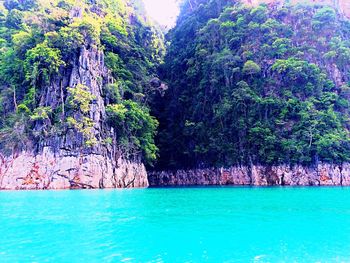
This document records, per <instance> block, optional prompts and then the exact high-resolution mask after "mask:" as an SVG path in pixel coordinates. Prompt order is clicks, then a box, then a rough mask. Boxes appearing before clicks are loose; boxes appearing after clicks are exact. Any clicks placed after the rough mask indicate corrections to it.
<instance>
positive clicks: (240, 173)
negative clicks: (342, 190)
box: [148, 164, 350, 186]
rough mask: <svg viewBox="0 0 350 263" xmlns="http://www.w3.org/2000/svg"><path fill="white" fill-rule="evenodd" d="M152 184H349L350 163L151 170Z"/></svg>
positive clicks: (150, 179) (149, 176)
mask: <svg viewBox="0 0 350 263" xmlns="http://www.w3.org/2000/svg"><path fill="white" fill-rule="evenodd" d="M148 179H149V183H150V185H151V186H190V185H252V186H270V185H285V186H350V164H342V165H332V164H319V165H318V166H317V167H304V166H292V167H290V166H287V165H280V166H272V167H266V166H256V165H253V166H235V167H231V168H229V169H224V168H220V169H197V170H187V171H185V170H179V171H167V172H151V173H149V175H148Z"/></svg>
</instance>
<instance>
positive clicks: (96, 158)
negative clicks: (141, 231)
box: [0, 46, 148, 190]
mask: <svg viewBox="0 0 350 263" xmlns="http://www.w3.org/2000/svg"><path fill="white" fill-rule="evenodd" d="M73 65H74V66H73V67H72V68H71V69H70V70H68V71H65V72H62V74H61V76H62V77H58V78H57V79H56V80H54V81H53V82H52V83H51V85H50V86H49V87H48V88H47V91H46V92H44V93H43V95H42V97H41V99H40V101H41V104H42V105H51V107H56V106H57V105H58V104H59V103H60V102H61V96H62V92H67V90H66V87H77V86H78V85H80V84H81V85H84V86H86V87H88V88H89V92H90V93H91V94H92V95H93V96H94V102H93V104H92V106H91V107H90V109H89V117H90V118H91V120H92V122H93V124H94V126H93V129H92V130H91V132H92V138H95V139H96V141H97V143H96V145H95V146H93V147H86V146H85V145H84V138H83V135H82V134H80V133H78V132H77V131H76V130H75V129H74V128H68V129H67V130H65V131H64V132H63V133H60V134H58V133H57V134H51V135H49V136H48V137H45V138H43V139H41V140H39V141H37V142H36V144H35V145H34V148H33V149H31V150H30V149H29V148H27V149H26V150H24V151H23V152H16V151H15V152H14V153H13V154H12V155H7V156H6V155H1V162H0V189H7V190H10V189H76V188H90V189H91V188H125V187H147V186H148V181H147V173H146V170H145V167H144V165H143V164H142V163H141V162H139V161H136V160H133V161H132V160H131V161H128V160H125V159H123V156H122V155H121V154H120V152H119V150H118V149H117V144H116V143H115V141H116V135H115V133H114V132H113V129H108V128H107V127H106V126H105V125H106V124H105V118H106V109H105V104H104V100H103V98H102V88H103V86H105V85H107V84H108V82H112V81H113V79H112V78H111V77H110V75H109V71H108V69H107V68H106V66H105V64H104V54H103V52H101V51H99V50H97V49H96V48H92V47H90V48H87V47H85V46H82V47H81V50H80V55H79V58H78V59H77V60H76V61H75V62H74V64H73ZM62 87H64V90H63V88H62ZM63 96H64V95H63ZM64 97H66V96H64ZM45 128H46V126H45V124H44V123H42V122H37V123H36V125H35V129H36V132H38V133H42V132H45ZM106 138H113V141H114V144H112V145H114V146H111V145H105V144H103V141H104V139H106Z"/></svg>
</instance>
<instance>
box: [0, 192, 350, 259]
mask: <svg viewBox="0 0 350 263" xmlns="http://www.w3.org/2000/svg"><path fill="white" fill-rule="evenodd" d="M0 262H85V263H87V262H350V188H240V187H231V188H230V187H227V188H164V189H131V190H96V191H89V190H84V191H26V192H0Z"/></svg>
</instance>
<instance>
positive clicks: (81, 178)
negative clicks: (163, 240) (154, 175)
mask: <svg viewBox="0 0 350 263" xmlns="http://www.w3.org/2000/svg"><path fill="white" fill-rule="evenodd" d="M130 187H148V180H147V173H146V169H145V167H144V165H143V164H142V163H137V162H129V161H126V160H123V159H119V160H117V161H116V163H115V162H114V160H112V159H110V158H106V157H104V156H102V155H97V154H87V155H84V154H82V155H70V154H69V153H68V152H64V151H61V152H60V154H54V153H53V152H52V151H50V149H48V148H44V150H43V152H42V153H41V154H38V155H33V154H32V153H27V152H22V153H20V154H18V155H16V156H13V157H8V158H4V157H2V158H1V159H0V189H5V190H37V189H81V188H82V189H98V188H130Z"/></svg>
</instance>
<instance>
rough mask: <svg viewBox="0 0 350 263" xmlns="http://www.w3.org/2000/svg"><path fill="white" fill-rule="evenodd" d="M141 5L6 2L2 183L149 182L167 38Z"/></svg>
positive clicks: (1, 22) (0, 92)
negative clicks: (155, 99)
mask: <svg viewBox="0 0 350 263" xmlns="http://www.w3.org/2000/svg"><path fill="white" fill-rule="evenodd" d="M136 9H137V8H136V7H135V6H134V5H133V1H124V0H120V1H119V0H118V1H101V2H100V1H90V0H86V1H80V0H77V1H74V0H73V1H64V0H60V1H58V0H57V1H56V0H52V1H37V0H35V1H28V2H27V1H24V2H22V1H19V2H18V1H14V2H12V1H5V3H0V29H1V30H0V31H1V32H0V40H1V41H0V42H1V43H0V50H1V52H0V101H1V102H2V104H3V105H2V107H0V189H7V190H9V189H76V188H125V187H147V186H148V181H147V174H146V170H145V166H144V164H143V163H144V162H146V161H149V160H150V159H152V158H155V155H156V154H155V153H156V150H157V148H156V146H155V145H154V141H153V137H154V133H155V130H156V127H157V121H156V120H155V119H154V118H153V117H152V116H150V114H149V108H148V103H147V100H148V94H150V93H151V92H153V91H154V90H151V89H152V88H153V89H156V88H158V87H159V86H160V85H161V83H160V81H159V80H158V79H157V78H156V73H155V68H156V67H157V63H159V61H160V59H161V56H162V54H161V52H162V39H161V35H160V33H157V30H156V28H155V27H153V26H152V24H150V23H149V22H148V21H147V17H146V16H145V14H142V10H138V9H137V10H136ZM151 80H153V82H151ZM158 84H159V85H158ZM157 85H158V86H157ZM3 102H4V103H3Z"/></svg>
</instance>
